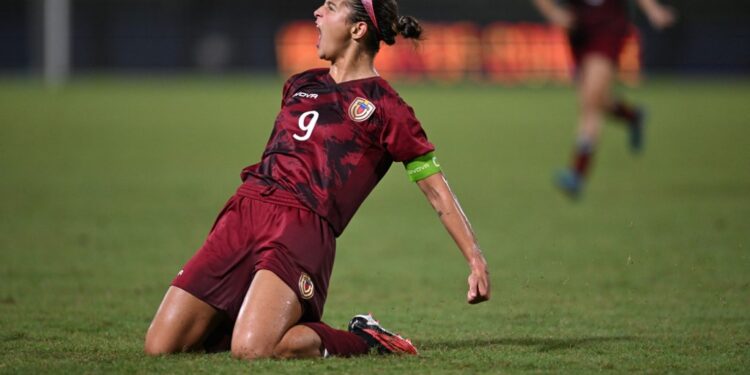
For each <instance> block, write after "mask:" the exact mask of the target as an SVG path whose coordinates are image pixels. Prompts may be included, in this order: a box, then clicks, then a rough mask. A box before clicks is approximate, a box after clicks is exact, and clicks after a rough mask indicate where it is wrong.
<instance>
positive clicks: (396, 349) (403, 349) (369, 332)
mask: <svg viewBox="0 0 750 375" xmlns="http://www.w3.org/2000/svg"><path fill="white" fill-rule="evenodd" d="M349 332H351V333H353V334H355V335H357V336H359V337H361V338H362V339H364V340H365V342H367V345H368V346H369V347H370V350H373V349H375V350H377V351H378V353H379V354H410V355H417V354H419V352H418V351H417V348H416V347H414V344H412V343H411V341H410V340H409V339H405V338H403V337H401V336H399V335H398V334H395V333H392V332H390V331H388V330H386V329H385V328H383V327H381V326H380V323H378V321H377V320H375V319H373V318H372V315H371V314H367V315H356V316H355V317H354V318H352V320H351V321H350V322H349Z"/></svg>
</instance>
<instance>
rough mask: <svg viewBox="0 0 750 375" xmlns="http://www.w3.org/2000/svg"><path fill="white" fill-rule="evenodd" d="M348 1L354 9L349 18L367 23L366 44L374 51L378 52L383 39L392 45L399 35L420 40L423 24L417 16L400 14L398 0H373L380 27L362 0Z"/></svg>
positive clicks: (352, 20)
mask: <svg viewBox="0 0 750 375" xmlns="http://www.w3.org/2000/svg"><path fill="white" fill-rule="evenodd" d="M348 3H349V9H351V11H352V12H351V16H350V19H349V20H350V21H351V22H366V23H367V26H368V27H367V29H368V30H367V35H366V36H365V45H366V46H367V48H368V49H369V50H370V51H372V52H375V53H377V52H378V51H379V50H380V41H381V40H382V41H383V42H385V44H387V45H389V46H390V45H393V44H394V43H396V37H397V36H398V35H401V36H403V37H404V38H407V39H416V40H419V39H420V37H421V36H422V26H420V25H419V21H417V19H416V18H414V17H412V16H399V15H398V4H396V0H372V6H373V10H374V11H375V18H376V19H377V23H378V27H375V25H374V24H373V22H372V20H371V19H370V16H369V15H368V14H367V10H365V7H364V5H362V0H348ZM378 29H379V30H378Z"/></svg>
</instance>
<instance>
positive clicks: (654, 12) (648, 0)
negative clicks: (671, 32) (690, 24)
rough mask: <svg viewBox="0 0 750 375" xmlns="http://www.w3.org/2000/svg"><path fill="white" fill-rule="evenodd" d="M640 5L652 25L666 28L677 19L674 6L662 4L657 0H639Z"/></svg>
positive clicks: (657, 27)
mask: <svg viewBox="0 0 750 375" xmlns="http://www.w3.org/2000/svg"><path fill="white" fill-rule="evenodd" d="M638 6H639V7H640V8H641V10H643V13H646V17H648V20H649V22H651V25H652V26H654V28H656V29H659V30H661V29H664V28H667V27H669V26H672V24H673V23H674V22H675V21H676V20H677V17H676V16H675V13H674V11H673V10H672V8H669V7H667V6H664V5H662V4H661V3H659V2H658V1H657V0H638Z"/></svg>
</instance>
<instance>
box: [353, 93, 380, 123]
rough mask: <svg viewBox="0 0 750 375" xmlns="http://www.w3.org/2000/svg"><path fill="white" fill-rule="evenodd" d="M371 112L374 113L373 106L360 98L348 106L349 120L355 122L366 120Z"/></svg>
mask: <svg viewBox="0 0 750 375" xmlns="http://www.w3.org/2000/svg"><path fill="white" fill-rule="evenodd" d="M373 112H375V104H372V102H370V101H369V100H367V99H365V98H362V97H358V98H357V99H354V101H353V102H352V104H351V105H350V106H349V118H351V119H352V120H354V121H356V122H362V121H365V120H367V119H368V118H370V116H372V113H373Z"/></svg>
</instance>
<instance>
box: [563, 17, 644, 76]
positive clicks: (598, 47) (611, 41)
mask: <svg viewBox="0 0 750 375" xmlns="http://www.w3.org/2000/svg"><path fill="white" fill-rule="evenodd" d="M629 33H630V27H629V25H627V24H625V25H617V24H609V25H606V26H604V27H579V28H578V29H575V30H573V31H571V32H570V34H568V40H569V41H570V49H571V52H572V53H573V60H574V61H575V64H576V66H580V65H581V62H583V59H584V58H585V57H586V56H589V55H594V54H595V55H600V56H604V57H606V58H607V59H608V60H609V61H611V62H612V63H613V64H614V65H615V66H617V65H618V61H619V60H620V53H621V52H622V49H623V47H624V46H625V39H626V38H627V36H628V34H629Z"/></svg>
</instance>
